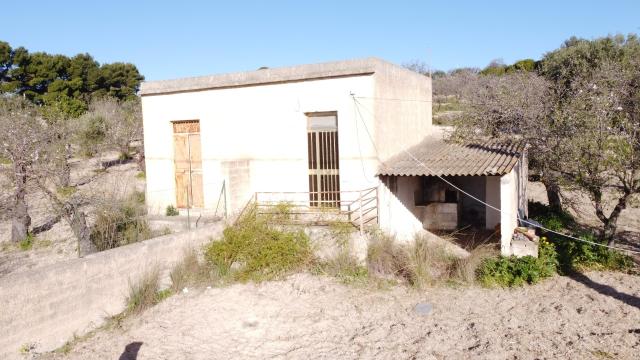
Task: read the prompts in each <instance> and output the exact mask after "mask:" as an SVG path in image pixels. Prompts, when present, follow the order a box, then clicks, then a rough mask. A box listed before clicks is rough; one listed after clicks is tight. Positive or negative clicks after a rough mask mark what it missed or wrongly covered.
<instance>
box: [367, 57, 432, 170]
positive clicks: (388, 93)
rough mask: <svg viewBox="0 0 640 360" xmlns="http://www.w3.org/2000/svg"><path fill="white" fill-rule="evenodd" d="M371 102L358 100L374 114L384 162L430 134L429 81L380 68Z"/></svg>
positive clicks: (404, 71)
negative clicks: (370, 108)
mask: <svg viewBox="0 0 640 360" xmlns="http://www.w3.org/2000/svg"><path fill="white" fill-rule="evenodd" d="M374 77H375V81H376V88H375V99H358V101H359V102H360V103H362V104H363V106H367V107H372V108H374V109H375V114H376V128H375V132H376V142H377V146H378V149H379V156H380V158H381V159H382V160H383V161H385V160H387V159H388V158H389V157H391V156H393V155H395V154H397V153H399V152H400V151H402V150H403V149H406V148H408V147H409V146H412V145H415V144H417V143H419V142H420V141H422V140H423V139H424V138H425V136H428V135H429V134H431V132H432V129H431V127H432V118H431V92H432V91H431V78H430V77H427V76H424V75H421V74H418V73H415V72H413V71H409V70H407V69H404V68H401V67H397V66H393V65H391V64H387V63H385V64H383V65H382V67H381V70H380V71H378V72H376V73H375V74H374Z"/></svg>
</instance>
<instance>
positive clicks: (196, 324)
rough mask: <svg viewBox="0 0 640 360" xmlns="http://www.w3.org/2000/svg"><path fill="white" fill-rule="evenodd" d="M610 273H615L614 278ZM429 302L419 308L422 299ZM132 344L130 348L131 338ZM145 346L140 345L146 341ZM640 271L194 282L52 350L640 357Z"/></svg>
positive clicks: (173, 355)
mask: <svg viewBox="0 0 640 360" xmlns="http://www.w3.org/2000/svg"><path fill="white" fill-rule="evenodd" d="M604 284H607V285H604ZM419 303H428V304H430V305H431V306H432V310H431V312H430V313H428V314H427V315H421V314H419V313H418V312H417V311H416V310H415V307H416V305H417V304H419ZM127 346H128V349H129V351H126V350H125V349H126V348H127ZM136 350H137V351H136ZM638 354H640V277H637V276H631V275H625V274H617V273H598V272H592V273H588V274H586V275H584V276H583V277H581V278H577V279H571V278H568V277H560V276H556V277H554V278H552V279H548V280H546V281H544V282H543V283H541V284H538V285H536V286H526V287H523V288H519V289H514V290H495V289H494V290H491V289H482V288H476V287H472V288H459V289H454V288H446V287H445V288H433V289H428V290H424V291H417V290H411V289H407V288H405V287H401V286H395V287H392V288H390V289H387V290H377V289H366V288H354V287H349V286H345V285H341V284H338V283H336V282H335V280H332V279H329V278H323V277H315V276H311V275H307V274H298V275H294V276H292V277H290V278H288V279H287V280H284V281H277V282H267V283H263V284H260V285H254V284H241V285H234V286H231V287H228V288H212V289H206V290H199V291H191V292H189V293H187V294H180V295H176V296H173V297H171V298H169V299H168V300H166V301H164V302H163V303H161V304H159V305H157V306H156V307H154V308H152V309H150V310H148V311H147V312H145V313H143V314H142V315H141V316H139V317H137V318H132V319H129V320H127V321H125V323H124V325H123V327H122V328H121V329H115V330H110V331H101V332H98V333H97V334H96V335H95V336H94V337H92V338H90V339H89V340H86V341H85V342H83V343H80V344H79V345H77V346H76V347H75V348H74V350H73V351H72V352H71V353H70V354H68V355H67V356H63V355H52V354H47V355H44V356H42V357H41V358H42V359H61V358H65V359H66V358H68V359H139V360H144V359H264V358H292V359H301V358H302V359H318V358H365V359H371V358H376V359H377V358H380V359H461V358H474V359H555V358H563V359H568V358H571V359H609V358H612V359H613V358H615V359H637V358H638Z"/></svg>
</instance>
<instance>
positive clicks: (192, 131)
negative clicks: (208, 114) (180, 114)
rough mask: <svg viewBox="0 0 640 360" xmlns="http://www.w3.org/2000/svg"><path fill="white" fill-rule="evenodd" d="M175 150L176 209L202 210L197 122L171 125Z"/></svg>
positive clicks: (200, 157) (198, 123) (198, 126)
mask: <svg viewBox="0 0 640 360" xmlns="http://www.w3.org/2000/svg"><path fill="white" fill-rule="evenodd" d="M173 143H174V149H175V157H174V159H175V160H174V161H175V173H176V205H177V207H178V208H183V209H184V208H202V207H204V196H203V189H202V152H201V147H200V122H199V121H198V120H191V121H176V122H174V123H173Z"/></svg>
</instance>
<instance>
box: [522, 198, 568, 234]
mask: <svg viewBox="0 0 640 360" xmlns="http://www.w3.org/2000/svg"><path fill="white" fill-rule="evenodd" d="M529 216H530V217H531V218H532V219H535V220H536V221H538V222H539V223H540V224H542V226H544V227H546V228H547V229H549V230H553V231H560V230H563V229H572V228H574V227H575V225H576V221H575V219H574V218H573V216H572V215H571V214H569V213H568V212H566V211H563V212H560V213H558V212H555V211H552V210H551V208H549V206H547V205H544V204H542V203H540V202H537V201H531V202H529Z"/></svg>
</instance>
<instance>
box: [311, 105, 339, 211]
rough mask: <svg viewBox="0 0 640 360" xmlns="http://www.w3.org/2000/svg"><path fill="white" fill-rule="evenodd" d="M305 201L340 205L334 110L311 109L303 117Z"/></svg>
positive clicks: (323, 205)
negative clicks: (306, 168) (306, 163)
mask: <svg viewBox="0 0 640 360" xmlns="http://www.w3.org/2000/svg"><path fill="white" fill-rule="evenodd" d="M307 150H308V156H309V205H310V206H313V207H331V208H336V207H337V208H339V207H340V161H339V160H340V156H339V151H338V118H337V114H336V113H313V114H309V115H308V118H307Z"/></svg>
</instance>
